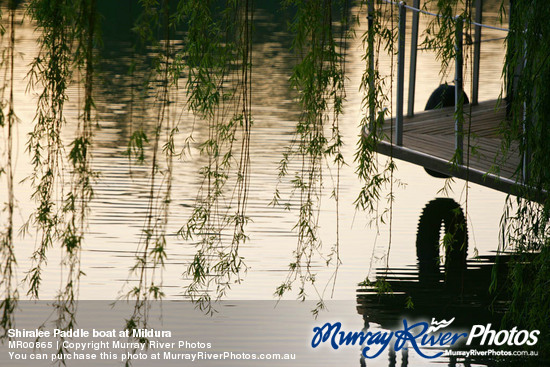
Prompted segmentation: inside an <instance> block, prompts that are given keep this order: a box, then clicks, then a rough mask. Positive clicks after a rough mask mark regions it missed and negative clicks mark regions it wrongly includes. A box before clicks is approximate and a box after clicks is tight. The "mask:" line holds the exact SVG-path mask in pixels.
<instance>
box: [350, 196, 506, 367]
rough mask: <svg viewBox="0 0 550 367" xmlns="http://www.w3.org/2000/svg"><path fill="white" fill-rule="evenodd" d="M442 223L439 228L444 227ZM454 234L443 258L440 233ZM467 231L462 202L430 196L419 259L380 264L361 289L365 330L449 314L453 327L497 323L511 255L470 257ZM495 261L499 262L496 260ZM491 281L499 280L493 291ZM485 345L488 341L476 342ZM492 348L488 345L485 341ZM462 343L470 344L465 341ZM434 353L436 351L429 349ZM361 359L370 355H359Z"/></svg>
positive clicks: (404, 362) (392, 357)
mask: <svg viewBox="0 0 550 367" xmlns="http://www.w3.org/2000/svg"><path fill="white" fill-rule="evenodd" d="M442 227H443V229H444V231H442V233H441V234H440V230H441V229H442ZM449 233H452V234H453V235H454V239H453V240H452V241H451V246H452V247H447V248H446V251H445V252H446V255H445V261H441V257H440V256H439V249H440V246H442V245H441V242H440V239H441V238H444V237H445V236H448V235H449ZM467 242H468V234H467V230H466V226H465V218H464V214H463V211H462V208H461V207H460V205H458V204H457V203H456V202H455V201H454V200H452V199H448V198H438V199H435V200H432V201H430V202H428V204H427V205H426V207H425V208H424V209H423V211H422V214H421V216H420V219H419V223H418V232H417V241H416V251H417V263H416V264H415V265H412V264H411V265H409V266H406V267H401V268H381V269H377V271H376V277H377V279H378V281H377V282H376V283H369V284H368V285H363V286H362V287H361V288H360V289H358V290H357V311H358V313H359V314H360V315H362V317H363V321H364V330H369V329H370V328H372V327H375V328H382V329H387V330H388V329H389V330H392V329H395V327H401V328H402V320H403V319H407V320H425V321H428V322H429V321H430V320H431V319H432V318H434V319H436V320H450V319H452V318H455V320H454V321H453V323H452V328H453V330H454V329H455V328H456V329H458V330H469V329H471V327H472V326H473V325H477V324H483V325H485V324H488V323H491V324H492V325H495V328H498V325H500V322H501V321H502V317H503V315H504V312H505V311H506V307H507V299H508V293H507V291H506V288H505V286H503V285H504V284H505V283H506V282H505V279H506V274H507V272H508V264H509V262H510V261H511V260H512V259H513V257H512V256H511V255H499V256H498V257H497V256H494V255H484V256H477V257H475V258H473V259H466V248H467ZM495 264H498V265H497V266H495ZM493 282H496V283H495V284H496V285H497V287H496V289H495V291H494V292H492V293H489V291H488V290H489V288H490V286H491V284H492V283H493ZM477 348H478V349H480V350H481V349H483V348H484V347H477ZM486 348H487V349H489V348H488V347H486ZM463 349H470V347H466V346H464V347H463ZM401 353H402V356H401V364H400V365H401V366H408V365H409V364H408V363H409V362H408V361H409V356H408V352H407V351H406V350H405V349H403V350H402V351H401ZM430 353H431V354H434V352H433V351H430ZM388 361H389V362H388V366H392V367H393V366H397V365H398V364H397V362H396V353H395V351H393V350H389V351H388ZM491 361H493V359H492V358H487V357H485V358H483V357H468V358H466V359H464V360H462V359H461V360H460V361H459V360H457V359H456V357H453V358H451V359H450V360H448V363H449V366H456V365H457V363H458V362H460V363H464V365H466V366H468V365H471V364H473V363H475V364H483V365H493V364H494V363H492V362H491ZM361 365H362V366H366V365H368V361H366V360H364V359H361Z"/></svg>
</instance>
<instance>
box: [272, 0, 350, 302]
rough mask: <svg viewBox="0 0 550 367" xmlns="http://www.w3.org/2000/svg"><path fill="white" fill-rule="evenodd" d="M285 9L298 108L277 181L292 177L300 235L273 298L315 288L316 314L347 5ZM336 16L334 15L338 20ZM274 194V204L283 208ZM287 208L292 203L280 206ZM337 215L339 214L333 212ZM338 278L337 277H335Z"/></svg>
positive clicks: (336, 144) (337, 142) (333, 258)
mask: <svg viewBox="0 0 550 367" xmlns="http://www.w3.org/2000/svg"><path fill="white" fill-rule="evenodd" d="M285 5H286V6H288V7H292V8H293V9H295V12H296V13H295V15H294V18H293V19H292V22H291V24H290V28H291V31H292V32H293V33H294V41H293V44H292V47H293V50H294V51H295V53H296V55H297V58H298V61H297V64H296V65H295V66H294V68H293V71H292V75H291V77H290V85H291V87H292V88H293V89H295V90H296V92H297V94H298V102H299V105H300V108H301V114H300V118H299V121H298V123H297V125H296V130H295V133H294V139H293V143H292V145H291V146H290V147H288V148H287V150H286V152H285V153H284V157H283V159H282V160H281V162H280V170H279V179H280V180H282V179H284V178H286V177H287V176H288V175H292V177H291V182H292V185H293V191H294V195H296V196H297V197H299V209H298V211H299V213H298V222H297V223H296V226H295V229H296V231H297V233H298V240H297V245H296V250H294V252H293V260H292V262H291V263H290V265H289V272H288V275H287V277H286V279H285V281H284V282H283V283H282V284H281V285H280V286H279V287H278V288H277V290H276V292H275V294H276V295H277V296H278V297H282V296H283V294H285V293H286V292H287V291H289V290H291V289H292V286H293V284H294V283H295V282H296V281H297V283H298V298H299V299H302V300H304V299H305V298H306V296H307V293H306V292H307V291H306V285H307V284H310V285H312V286H313V288H314V290H315V292H317V295H318V297H319V300H320V301H319V303H318V305H317V308H316V310H315V311H314V312H315V313H317V312H318V310H319V309H321V308H323V307H324V304H323V295H322V293H321V291H320V290H319V289H318V288H317V287H316V284H315V281H316V274H315V272H314V271H313V270H312V265H313V262H314V261H315V259H316V256H317V253H321V249H322V242H321V239H320V238H319V234H318V220H319V212H318V208H319V206H320V201H321V196H322V191H323V184H322V182H323V181H322V177H323V166H324V165H325V159H326V160H329V159H330V160H332V163H333V164H334V165H335V167H336V169H337V172H336V175H337V176H338V171H339V169H340V168H341V166H342V165H343V164H344V158H343V156H342V153H341V147H342V144H343V143H342V137H341V134H340V127H339V116H340V115H341V114H342V110H343V103H344V99H345V90H344V85H345V83H344V81H345V77H344V63H345V57H344V55H345V54H344V52H345V44H344V42H345V39H346V34H345V32H346V22H347V11H348V8H349V4H348V3H347V2H338V1H334V2H333V1H330V0H327V1H319V2H311V1H299V0H297V1H287V2H286V3H285ZM334 12H338V13H337V15H336V14H334ZM335 18H339V19H340V32H343V33H341V35H340V36H338V35H337V34H336V31H335V30H334V29H333V28H334V26H333V22H334V20H335ZM293 159H297V160H299V162H300V170H299V171H297V172H293V173H289V172H288V165H289V162H290V161H291V160H293ZM338 180H339V179H338V177H337V179H336V181H335V187H334V189H333V192H332V196H333V197H334V198H335V199H336V204H337V208H338V195H339V181H338ZM280 199H281V195H280V192H279V191H278V190H277V191H276V193H275V197H274V200H273V202H272V204H274V205H281V204H282V203H281V202H280ZM284 205H285V207H287V208H290V203H284ZM337 211H338V209H337ZM338 231H339V229H338V223H337V228H336V237H337V238H336V243H335V244H334V246H333V247H332V251H331V253H330V254H329V255H328V256H327V258H326V263H327V265H328V264H330V263H331V262H333V263H334V265H335V267H336V270H337V268H338V265H339V264H340V258H339V252H338V251H339V249H338V247H339V238H338V236H339V232H338ZM334 276H336V274H334Z"/></svg>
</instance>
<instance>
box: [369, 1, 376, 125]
mask: <svg viewBox="0 0 550 367" xmlns="http://www.w3.org/2000/svg"><path fill="white" fill-rule="evenodd" d="M367 10H368V16H367V19H368V26H369V28H368V30H367V32H368V33H367V47H368V49H369V50H368V62H369V73H368V75H370V78H369V91H368V96H369V98H368V102H369V130H372V129H373V128H374V119H375V110H374V107H375V105H374V99H375V98H376V93H375V91H374V31H375V30H374V0H368V3H367Z"/></svg>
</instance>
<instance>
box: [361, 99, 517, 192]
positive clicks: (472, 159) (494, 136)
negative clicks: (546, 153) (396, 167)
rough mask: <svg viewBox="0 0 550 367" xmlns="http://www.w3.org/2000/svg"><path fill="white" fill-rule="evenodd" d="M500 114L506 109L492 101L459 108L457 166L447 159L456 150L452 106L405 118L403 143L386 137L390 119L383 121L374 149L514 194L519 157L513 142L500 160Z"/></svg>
mask: <svg viewBox="0 0 550 367" xmlns="http://www.w3.org/2000/svg"><path fill="white" fill-rule="evenodd" d="M505 112H506V107H505V106H504V105H502V106H498V105H497V101H486V102H482V103H479V104H477V105H471V106H470V105H465V106H464V124H463V125H464V126H463V129H464V130H463V134H464V136H465V137H464V139H463V159H462V162H463V163H462V164H456V163H455V164H453V163H451V161H452V159H453V156H454V155H455V152H456V150H455V149H456V148H455V140H456V136H455V116H454V114H455V110H454V107H446V108H441V109H437V110H431V111H424V112H420V113H418V114H416V115H414V116H413V117H404V119H403V128H402V134H403V135H402V145H398V144H393V143H392V142H391V141H390V140H391V130H392V124H394V123H395V119H391V120H387V121H386V123H385V126H384V128H383V133H384V136H385V137H386V138H385V139H384V140H382V141H380V143H379V144H378V147H377V151H378V152H379V153H381V154H385V155H391V156H392V157H394V158H397V159H401V160H404V161H407V162H411V163H414V164H418V165H421V166H423V167H425V168H427V169H429V170H432V171H435V172H438V173H442V174H445V175H448V176H452V177H457V178H460V179H464V180H466V179H467V180H468V181H470V182H474V183H477V184H480V185H483V186H487V187H490V188H493V189H496V190H499V191H503V192H506V193H509V192H514V186H515V185H516V179H515V173H516V170H517V168H518V166H519V164H520V156H519V154H518V153H517V146H516V147H511V149H510V151H509V152H508V156H507V159H506V160H502V154H501V143H502V139H501V137H500V135H499V129H500V125H501V123H502V122H503V121H504V119H505ZM468 128H470V129H468ZM363 133H364V134H366V133H367V131H364V132H363ZM468 134H469V135H470V139H469V144H468V139H467V136H468Z"/></svg>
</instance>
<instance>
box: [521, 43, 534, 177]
mask: <svg viewBox="0 0 550 367" xmlns="http://www.w3.org/2000/svg"><path fill="white" fill-rule="evenodd" d="M526 65H527V42H526V41H523V65H522V66H523V68H525V67H526ZM522 70H523V69H522ZM532 97H533V98H532V100H533V101H536V90H535V89H533V95H532ZM529 102H530V101H529ZM527 103H528V101H526V100H524V101H523V144H524V147H525V148H524V151H523V157H522V164H523V167H522V168H523V169H522V175H523V177H522V178H523V183H524V184H526V183H527V182H528V181H529V180H530V178H531V172H530V170H529V164H530V163H531V147H530V146H529V125H530V123H531V120H530V116H529V115H528V113H527ZM531 110H532V109H531Z"/></svg>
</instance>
